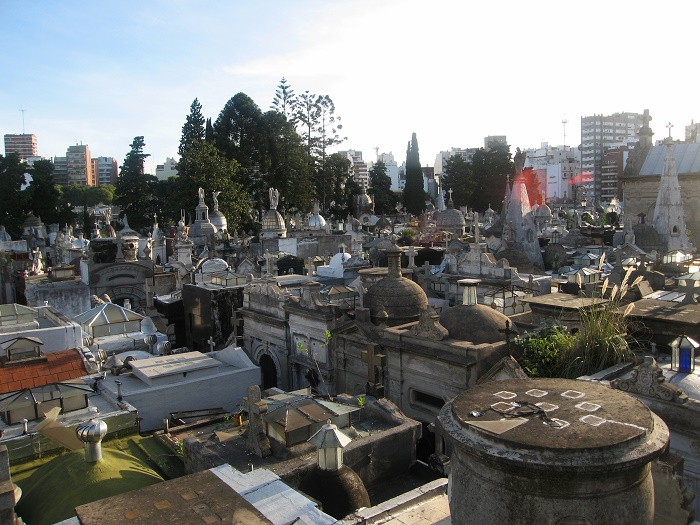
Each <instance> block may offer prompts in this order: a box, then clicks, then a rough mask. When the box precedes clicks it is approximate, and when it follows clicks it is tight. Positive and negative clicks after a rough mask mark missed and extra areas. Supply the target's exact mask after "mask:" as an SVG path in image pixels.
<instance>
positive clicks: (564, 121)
mask: <svg viewBox="0 0 700 525" xmlns="http://www.w3.org/2000/svg"><path fill="white" fill-rule="evenodd" d="M568 122H569V121H568V120H567V119H566V118H564V119H563V120H562V121H561V123H562V125H563V126H564V149H566V124H567V123H568Z"/></svg>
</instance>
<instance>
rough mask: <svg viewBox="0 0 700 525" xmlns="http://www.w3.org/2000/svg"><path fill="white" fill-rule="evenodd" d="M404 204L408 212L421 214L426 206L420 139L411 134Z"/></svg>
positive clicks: (407, 154)
mask: <svg viewBox="0 0 700 525" xmlns="http://www.w3.org/2000/svg"><path fill="white" fill-rule="evenodd" d="M403 204H404V207H405V208H406V211H407V212H408V213H412V214H413V215H419V214H420V213H421V212H422V211H423V209H424V208H425V191H423V170H422V168H421V165H420V155H419V152H418V139H417V138H416V134H415V133H413V135H411V141H410V142H409V143H408V148H407V150H406V185H405V186H404V190H403Z"/></svg>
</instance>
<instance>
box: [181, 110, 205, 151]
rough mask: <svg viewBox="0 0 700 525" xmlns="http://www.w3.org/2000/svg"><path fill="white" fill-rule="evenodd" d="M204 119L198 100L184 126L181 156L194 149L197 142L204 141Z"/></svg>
mask: <svg viewBox="0 0 700 525" xmlns="http://www.w3.org/2000/svg"><path fill="white" fill-rule="evenodd" d="M204 136H205V130H204V117H203V116H202V105H201V104H200V103H199V100H197V99H196V98H195V99H194V101H192V105H191V106H190V114H189V115H187V120H185V124H184V125H183V126H182V137H181V138H180V147H179V148H178V150H177V152H178V153H179V154H180V156H182V155H184V154H185V152H186V151H187V148H190V147H192V145H193V144H194V143H195V142H196V141H200V140H204Z"/></svg>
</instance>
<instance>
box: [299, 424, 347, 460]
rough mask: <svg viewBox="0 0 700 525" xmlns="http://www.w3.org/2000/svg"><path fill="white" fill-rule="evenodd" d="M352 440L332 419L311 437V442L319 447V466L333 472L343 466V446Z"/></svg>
mask: <svg viewBox="0 0 700 525" xmlns="http://www.w3.org/2000/svg"><path fill="white" fill-rule="evenodd" d="M351 441H352V439H350V438H349V437H348V436H346V435H345V434H343V433H342V432H341V431H340V430H338V427H337V426H335V425H334V424H333V423H331V420H330V419H329V420H328V423H326V424H325V425H323V426H322V427H321V429H320V430H319V431H318V432H316V433H315V434H314V435H313V436H311V437H310V438H309V443H311V444H312V445H316V447H318V466H319V468H320V469H321V470H328V471H331V472H334V471H337V470H339V469H340V467H342V466H343V448H345V447H346V446H347V444H348V443H350V442H351Z"/></svg>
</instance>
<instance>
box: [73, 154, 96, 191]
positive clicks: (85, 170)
mask: <svg viewBox="0 0 700 525" xmlns="http://www.w3.org/2000/svg"><path fill="white" fill-rule="evenodd" d="M66 160H67V164H68V165H67V172H66V176H67V179H68V181H67V184H87V185H88V186H95V184H96V182H95V177H94V176H93V174H92V161H91V158H90V148H88V146H87V144H80V145H78V144H76V145H75V146H68V150H66Z"/></svg>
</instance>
